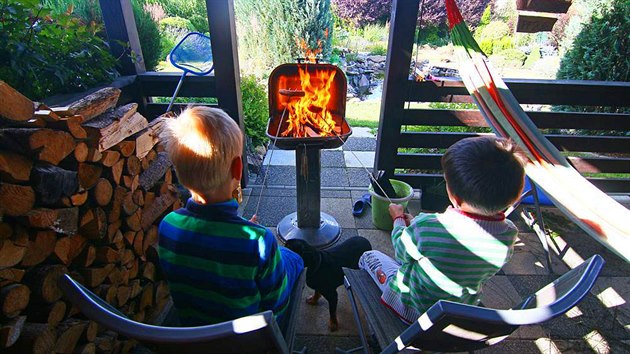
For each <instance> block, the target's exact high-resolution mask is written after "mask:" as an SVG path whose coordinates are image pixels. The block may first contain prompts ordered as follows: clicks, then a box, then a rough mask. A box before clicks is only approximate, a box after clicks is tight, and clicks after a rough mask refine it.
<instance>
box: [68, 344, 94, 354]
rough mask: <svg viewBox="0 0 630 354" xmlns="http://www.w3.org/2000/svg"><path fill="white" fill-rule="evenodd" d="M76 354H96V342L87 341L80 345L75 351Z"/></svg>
mask: <svg viewBox="0 0 630 354" xmlns="http://www.w3.org/2000/svg"><path fill="white" fill-rule="evenodd" d="M73 353H74V354H96V344H94V343H85V344H82V345H79V346H78V347H77V348H76V349H75V350H74V352H73Z"/></svg>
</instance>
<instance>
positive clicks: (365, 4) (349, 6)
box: [333, 0, 392, 27]
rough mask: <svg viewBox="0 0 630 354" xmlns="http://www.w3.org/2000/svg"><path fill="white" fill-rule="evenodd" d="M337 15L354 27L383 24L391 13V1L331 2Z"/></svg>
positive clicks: (336, 0)
mask: <svg viewBox="0 0 630 354" xmlns="http://www.w3.org/2000/svg"><path fill="white" fill-rule="evenodd" d="M333 7H334V8H335V12H336V13H337V15H338V16H339V17H340V18H341V19H343V20H346V21H350V22H352V23H353V24H354V25H355V26H356V27H363V26H365V25H367V24H372V23H377V22H384V21H386V20H387V19H388V18H389V16H390V13H391V7H392V1H391V0H333Z"/></svg>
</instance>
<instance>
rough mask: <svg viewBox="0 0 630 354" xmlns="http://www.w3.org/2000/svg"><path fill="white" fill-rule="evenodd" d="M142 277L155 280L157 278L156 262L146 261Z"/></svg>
mask: <svg viewBox="0 0 630 354" xmlns="http://www.w3.org/2000/svg"><path fill="white" fill-rule="evenodd" d="M142 277H143V278H144V279H148V280H150V281H154V280H155V264H153V263H151V262H146V263H144V266H143V267H142Z"/></svg>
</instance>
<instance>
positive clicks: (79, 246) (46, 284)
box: [0, 81, 181, 353]
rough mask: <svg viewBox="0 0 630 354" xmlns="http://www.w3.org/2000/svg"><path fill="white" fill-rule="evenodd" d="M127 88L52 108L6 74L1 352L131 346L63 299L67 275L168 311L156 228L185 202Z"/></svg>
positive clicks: (149, 310)
mask: <svg viewBox="0 0 630 354" xmlns="http://www.w3.org/2000/svg"><path fill="white" fill-rule="evenodd" d="M119 96H120V90H118V89H116V88H112V87H108V88H104V89H102V90H99V91H97V92H95V93H93V94H90V95H88V96H85V97H83V98H81V99H79V100H78V101H76V102H74V103H72V104H70V105H68V106H67V107H47V106H45V105H43V104H37V103H33V102H32V101H30V100H29V99H28V98H26V97H24V96H22V95H21V94H20V93H19V92H17V91H15V90H13V89H12V88H11V87H9V86H8V85H6V84H5V83H4V82H2V81H0V116H1V117H2V118H1V119H0V352H3V353H4V352H6V353H49V352H53V353H117V352H129V351H130V350H131V348H132V347H133V345H134V343H133V341H128V340H123V339H122V338H120V339H119V338H117V335H116V333H115V332H112V331H108V330H107V329H105V328H99V326H98V325H97V324H96V323H95V322H92V321H89V320H87V319H85V317H82V315H81V314H80V313H79V311H78V310H77V309H76V307H73V305H72V304H71V303H69V302H68V301H67V300H66V299H65V298H64V297H63V294H62V292H61V290H60V289H59V288H58V286H57V279H58V277H59V276H60V275H61V274H64V273H68V274H70V275H71V276H72V277H73V278H74V279H77V280H79V281H80V282H81V283H82V284H84V285H85V286H86V287H88V288H89V289H91V290H92V291H93V292H95V293H96V294H97V295H99V296H100V297H101V298H103V299H105V300H106V301H107V302H108V303H109V304H112V305H113V306H115V307H116V308H118V309H120V310H121V311H122V312H123V313H125V314H126V315H128V316H129V317H130V318H132V319H134V320H137V321H145V322H148V321H151V320H152V319H153V318H155V317H156V316H158V314H160V313H163V310H164V309H165V307H167V306H166V304H167V303H168V302H169V299H170V296H169V291H168V287H167V285H166V282H165V280H163V277H161V276H160V274H158V270H157V266H158V260H157V252H156V244H157V238H158V227H157V224H158V223H159V221H160V219H161V217H162V216H163V215H164V214H166V213H168V212H170V211H171V210H174V209H177V208H179V207H180V206H181V202H180V201H179V198H178V195H177V192H176V189H175V187H174V186H173V184H172V180H173V172H172V169H171V164H170V161H169V159H168V156H167V154H166V153H165V152H163V148H162V147H161V145H160V144H158V131H159V128H160V127H159V123H155V124H150V123H149V122H148V121H147V119H146V118H145V117H143V116H142V115H141V114H140V113H138V112H137V111H136V110H137V107H138V106H137V104H135V103H130V104H127V105H123V106H119V107H116V103H117V101H118V98H119Z"/></svg>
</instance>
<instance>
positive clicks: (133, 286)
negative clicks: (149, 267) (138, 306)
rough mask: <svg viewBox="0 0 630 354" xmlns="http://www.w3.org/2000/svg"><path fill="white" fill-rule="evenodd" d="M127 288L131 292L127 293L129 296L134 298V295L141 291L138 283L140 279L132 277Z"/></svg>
mask: <svg viewBox="0 0 630 354" xmlns="http://www.w3.org/2000/svg"><path fill="white" fill-rule="evenodd" d="M129 289H131V292H130V293H129V297H130V298H132V299H133V298H135V297H136V296H138V295H140V293H142V286H141V285H140V279H134V280H131V281H130V282H129Z"/></svg>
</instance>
